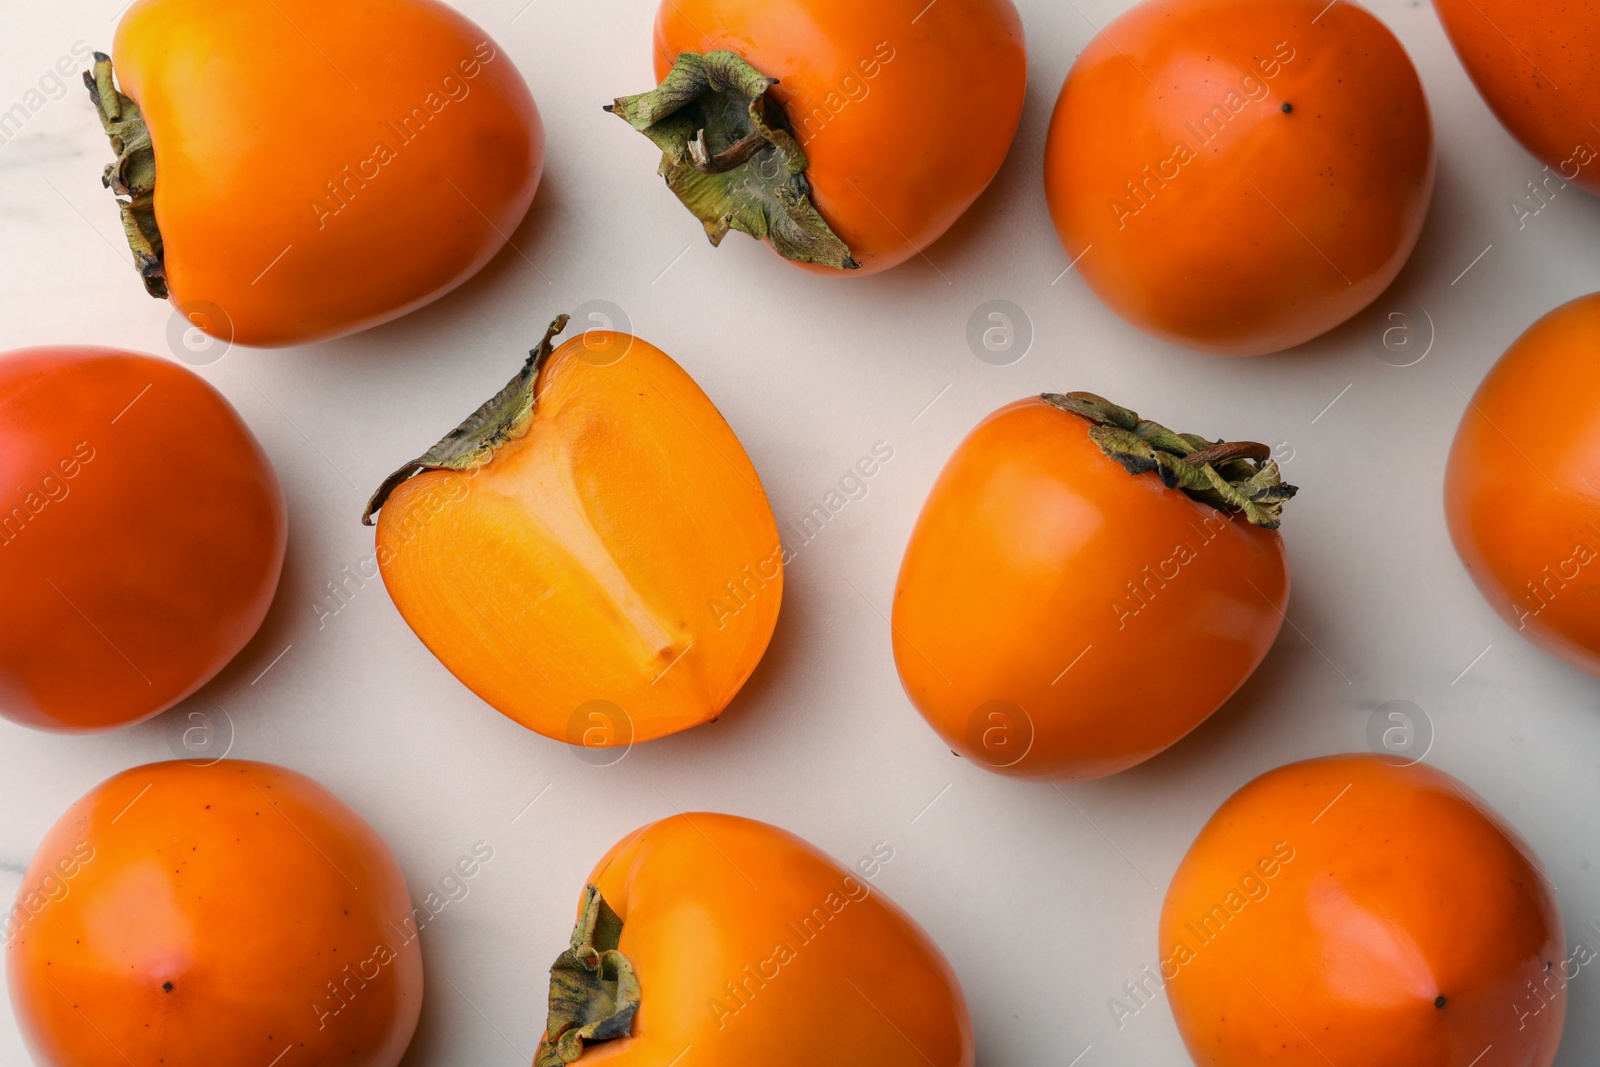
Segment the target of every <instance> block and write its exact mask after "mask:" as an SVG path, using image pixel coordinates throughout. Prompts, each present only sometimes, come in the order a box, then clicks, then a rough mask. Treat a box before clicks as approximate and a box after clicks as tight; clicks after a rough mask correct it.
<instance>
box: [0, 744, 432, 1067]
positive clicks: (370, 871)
mask: <svg viewBox="0 0 1600 1067" xmlns="http://www.w3.org/2000/svg"><path fill="white" fill-rule="evenodd" d="M411 908H412V905H411V900H410V896H409V894H408V893H407V891H406V882H405V878H404V876H402V875H401V873H400V867H399V864H397V863H396V862H395V858H394V855H393V853H391V852H390V851H389V846H388V845H386V844H385V843H384V841H383V838H381V837H379V836H378V833H377V831H375V830H374V829H373V828H372V827H371V826H369V825H367V823H366V821H365V820H363V819H362V818H361V816H360V815H358V814H356V813H355V812H354V811H352V810H351V809H350V808H349V807H347V806H346V805H345V804H344V803H343V802H342V801H340V800H339V798H338V797H336V796H334V795H333V794H332V793H331V792H329V791H328V790H327V789H325V788H324V787H322V786H321V785H319V784H318V783H316V782H314V781H312V780H311V779H310V778H307V777H306V776H305V775H302V774H297V773H295V772H294V771H291V770H286V769H285V768H283V767H274V766H272V765H271V764H267V763H249V762H243V761H239V760H223V761H221V762H217V763H211V764H207V765H204V766H199V765H195V764H192V763H179V762H172V763H153V764H150V765H148V766H144V767H135V768H133V769H132V770H128V771H123V772H122V773H121V774H118V775H116V776H115V777H113V778H110V779H108V780H107V781H105V782H103V783H101V784H100V785H99V786H97V787H95V789H94V790H92V791H91V792H90V793H89V794H88V795H87V796H85V797H83V799H81V800H79V801H78V802H77V803H76V804H74V805H73V806H72V807H71V808H69V809H67V811H66V813H65V814H63V815H62V816H61V818H60V819H58V820H57V821H56V824H55V826H54V827H52V828H51V830H50V832H49V833H48V834H46V835H45V839H44V841H43V842H41V843H40V845H39V848H38V849H37V851H35V852H34V855H33V862H32V863H31V864H29V866H28V871H27V873H26V874H25V875H23V878H22V886H21V888H20V889H19V890H18V893H17V899H16V902H15V904H14V905H13V906H12V909H11V911H10V912H9V913H7V914H6V916H5V923H4V927H5V934H6V981H7V984H8V985H9V987H10V991H11V1005H12V1008H13V1009H14V1010H15V1012H16V1016H17V1022H18V1024H19V1026H20V1027H21V1030H22V1036H23V1040H24V1041H25V1042H26V1044H27V1046H28V1050H29V1051H30V1052H31V1053H32V1055H33V1058H34V1061H35V1062H36V1063H37V1064H39V1067H127V1065H128V1064H130V1063H133V1064H140V1065H144V1064H150V1065H157V1064H166V1065H169V1067H190V1065H199V1064H219V1065H220V1064H228V1065H234V1064H260V1065H262V1067H266V1065H268V1064H273V1063H279V1062H280V1061H281V1064H289V1063H299V1064H304V1065H306V1067H334V1065H335V1064H338V1065H341V1067H395V1065H396V1064H398V1063H399V1062H400V1058H401V1057H402V1056H403V1055H404V1054H405V1051H406V1046H407V1045H409V1044H410V1042H411V1035H412V1032H413V1031H414V1030H415V1029H416V1026H417V1017H418V1014H419V1013H420V1011H421V1010H422V947H421V944H420V942H419V941H418V936H417V935H418V926H417V922H416V920H415V919H414V918H413V915H412V910H411ZM280 1067H281V1065H280Z"/></svg>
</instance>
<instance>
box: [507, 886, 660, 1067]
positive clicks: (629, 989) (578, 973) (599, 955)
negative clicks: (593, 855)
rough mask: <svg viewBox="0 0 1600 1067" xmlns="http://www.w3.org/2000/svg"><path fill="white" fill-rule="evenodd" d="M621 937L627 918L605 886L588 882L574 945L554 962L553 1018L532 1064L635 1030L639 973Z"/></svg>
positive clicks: (551, 1066)
mask: <svg viewBox="0 0 1600 1067" xmlns="http://www.w3.org/2000/svg"><path fill="white" fill-rule="evenodd" d="M621 941H622V918H621V917H620V916H619V915H617V913H616V912H614V911H612V910H611V906H610V905H609V904H607V903H606V901H605V898H604V897H602V896H601V895H600V890H598V889H596V888H595V887H594V886H592V885H591V886H588V887H586V888H585V889H584V891H583V908H582V912H581V914H580V915H579V916H578V925H577V926H576V927H574V928H573V931H572V947H571V948H569V949H567V951H565V952H563V953H562V954H561V955H560V956H557V957H556V962H555V963H554V964H552V965H551V967H550V1017H549V1020H548V1021H547V1022H546V1023H545V1033H544V1039H543V1040H542V1041H540V1042H539V1051H538V1052H537V1053H535V1054H534V1058H533V1067H563V1065H564V1064H569V1063H575V1062H577V1060H578V1059H579V1058H580V1057H581V1056H582V1055H583V1050H584V1046H585V1044H594V1043H597V1042H601V1041H615V1040H616V1039H617V1038H621V1037H628V1036H629V1035H631V1034H632V1033H633V1018H634V1016H635V1015H636V1014H638V1011H639V999H640V996H639V977H638V975H637V974H635V973H634V970H633V964H632V963H630V962H629V960H628V957H626V956H624V955H623V954H622V953H621V952H620V951H618V949H617V946H618V945H619V944H620V943H621Z"/></svg>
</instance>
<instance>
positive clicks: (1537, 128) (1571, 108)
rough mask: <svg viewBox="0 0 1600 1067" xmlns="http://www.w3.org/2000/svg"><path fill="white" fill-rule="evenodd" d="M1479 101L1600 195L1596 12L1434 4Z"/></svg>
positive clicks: (1502, 1) (1509, 0) (1516, 3)
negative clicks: (1591, 123)
mask: <svg viewBox="0 0 1600 1067" xmlns="http://www.w3.org/2000/svg"><path fill="white" fill-rule="evenodd" d="M1433 8H1434V10H1435V11H1436V12H1438V14H1439V21H1440V22H1441V23H1443V24H1444V29H1445V33H1446V35H1447V36H1449V38H1450V43H1451V44H1452V45H1454V46H1455V50H1456V55H1457V56H1458V57H1460V59H1461V65H1462V66H1464V67H1465V68H1466V69H1467V74H1468V76H1469V77H1471V79H1472V84H1473V85H1475V86H1477V89H1478V92H1479V94H1481V95H1482V96H1483V100H1484V103H1486V104H1488V105H1489V110H1490V111H1493V112H1494V115H1495V118H1497V119H1499V120H1500V123H1501V125H1503V126H1504V127H1505V128H1506V129H1507V130H1508V131H1510V133H1511V135H1512V136H1513V137H1515V138H1516V139H1517V142H1518V143H1519V144H1521V145H1522V147H1523V148H1526V149H1527V150H1528V151H1529V152H1531V153H1533V155H1534V156H1535V157H1537V158H1538V160H1539V161H1540V162H1541V163H1544V164H1545V165H1546V166H1548V167H1549V168H1550V169H1551V170H1553V171H1555V172H1557V173H1558V174H1559V175H1560V176H1561V177H1562V178H1564V179H1565V180H1567V181H1569V182H1572V183H1573V184H1574V185H1577V186H1578V187H1579V188H1580V189H1585V190H1587V191H1589V192H1591V193H1600V166H1597V165H1596V163H1597V162H1600V155H1597V154H1596V151H1595V141H1596V134H1595V130H1594V127H1593V126H1591V125H1589V123H1590V121H1591V120H1593V119H1594V118H1595V117H1596V116H1597V115H1600V70H1597V63H1600V11H1596V10H1595V9H1594V8H1592V7H1590V6H1588V5H1585V4H1549V3H1529V2H1527V0H1434V2H1433Z"/></svg>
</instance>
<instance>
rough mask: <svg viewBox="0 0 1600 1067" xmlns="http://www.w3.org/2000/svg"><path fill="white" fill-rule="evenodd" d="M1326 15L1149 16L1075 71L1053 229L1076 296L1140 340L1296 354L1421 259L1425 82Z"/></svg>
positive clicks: (1105, 38) (1293, 5) (1248, 3)
mask: <svg viewBox="0 0 1600 1067" xmlns="http://www.w3.org/2000/svg"><path fill="white" fill-rule="evenodd" d="M1324 6H1325V5H1324V3H1319V2H1317V0H1146V2H1145V3H1141V4H1139V5H1138V6H1136V7H1134V8H1132V9H1131V10H1129V11H1127V12H1126V13H1124V14H1123V15H1121V16H1120V17H1119V18H1117V19H1115V20H1114V21H1112V22H1111V24H1110V25H1108V26H1107V27H1106V28H1105V31H1104V32H1103V33H1102V34H1100V35H1098V36H1097V37H1096V38H1095V39H1094V40H1093V41H1091V42H1090V43H1089V44H1088V46H1086V47H1085V48H1084V50H1083V52H1082V54H1081V55H1080V56H1079V57H1078V60H1077V62H1076V63H1074V64H1073V67H1072V70H1071V72H1070V73H1069V74H1068V76H1067V79H1066V83H1065V84H1064V85H1063V86H1062V89H1061V96H1060V98H1059V99H1058V101H1057V103H1056V109H1055V114H1054V116H1053V117H1052V119H1051V121H1050V134H1049V138H1048V140H1047V142H1046V146H1045V191H1046V193H1047V195H1048V199H1049V204H1050V213H1051V216H1052V217H1053V219H1054V220H1055V226H1056V232H1057V234H1058V235H1059V236H1060V238H1061V243H1062V245H1063V247H1064V248H1065V249H1066V252H1067V254H1068V255H1069V256H1072V257H1074V258H1076V257H1078V256H1080V255H1081V256H1082V259H1081V260H1079V261H1078V263H1077V270H1078V272H1079V273H1081V274H1082V275H1083V278H1084V281H1085V282H1086V283H1087V284H1088V285H1089V288H1091V289H1092V290H1094V292H1095V294H1096V295H1098V296H1099V297H1100V299H1101V300H1103V301H1105V303H1106V304H1107V305H1108V306H1110V308H1111V309H1112V310H1113V311H1115V312H1116V313H1117V314H1118V315H1120V316H1122V317H1123V318H1124V319H1126V320H1127V321H1128V322H1130V323H1132V324H1133V325H1134V326H1137V327H1138V328H1139V329H1141V330H1143V331H1145V332H1146V333H1149V334H1152V335H1154V336H1156V337H1159V338H1162V339H1163V340H1166V341H1170V342H1172V343H1173V344H1178V345H1183V346H1185V347H1188V348H1194V349H1198V350H1200V351H1202V352H1210V353H1213V354H1216V355H1224V356H1254V355H1262V354H1264V353H1268V352H1277V351H1281V350H1283V349H1286V348H1292V347H1293V346H1295V345H1298V344H1300V343H1302V342H1304V341H1308V340H1310V339H1311V338H1313V337H1316V336H1317V335H1318V334H1321V333H1324V332H1326V331H1327V330H1330V329H1332V328H1333V327H1334V326H1337V325H1338V324H1339V323H1341V322H1343V321H1345V320H1346V319H1348V318H1350V317H1351V316H1352V315H1354V314H1356V313H1357V312H1358V311H1360V310H1361V309H1362V308H1364V307H1366V306H1367V305H1368V304H1369V303H1371V302H1372V300H1373V299H1375V298H1376V297H1377V296H1378V294H1379V293H1381V292H1382V291H1383V290H1384V289H1385V288H1387V287H1388V285H1389V283H1390V282H1391V281H1393V280H1394V277H1395V275H1396V274H1398V273H1399V271H1400V268H1401V267H1402V266H1403V265H1404V264H1405V261H1406V259H1407V258H1408V257H1409V256H1410V254H1411V250H1412V248H1413V247H1414V246H1415V245H1416V241H1417V237H1418V235H1419V234H1420V233H1421V230H1422V223H1423V219H1424V217H1425V216H1426V214H1427V210H1428V203H1429V200H1430V198H1431V196H1432V192H1433V176H1434V152H1433V126H1432V122H1431V120H1430V118H1429V115H1428V104H1427V100H1426V98H1425V97H1424V96H1423V91H1422V84H1421V82H1420V81H1419V80H1418V78H1417V74H1416V71H1415V69H1414V68H1413V67H1412V65H1411V61H1410V59H1409V58H1407V56H1406V53H1405V50H1404V49H1403V48H1402V47H1401V46H1400V43H1399V42H1398V41H1397V40H1395V38H1394V35H1393V34H1391V33H1390V32H1389V30H1388V29H1387V28H1385V27H1384V26H1383V24H1382V23H1380V22H1379V21H1378V20H1377V19H1376V18H1374V17H1373V16H1372V15H1370V14H1368V13H1367V12H1366V11H1365V10H1363V9H1362V8H1360V7H1358V6H1356V5H1355V4H1352V3H1340V4H1335V5H1334V6H1333V7H1331V8H1328V9H1326V10H1323V8H1324ZM1319 12H1321V14H1320V17H1319ZM1158 87H1159V88H1158ZM1214 106H1215V107H1216V108H1217V109H1218V111H1217V112H1213V110H1212V109H1213V107H1214ZM1285 107H1287V108H1288V109H1289V110H1288V111H1287V112H1286V111H1285V110H1284V108H1285ZM1208 119H1209V123H1208V121H1207V120H1208ZM1180 146H1181V148H1182V150H1181V151H1180V150H1179V149H1180ZM1146 168H1148V169H1146Z"/></svg>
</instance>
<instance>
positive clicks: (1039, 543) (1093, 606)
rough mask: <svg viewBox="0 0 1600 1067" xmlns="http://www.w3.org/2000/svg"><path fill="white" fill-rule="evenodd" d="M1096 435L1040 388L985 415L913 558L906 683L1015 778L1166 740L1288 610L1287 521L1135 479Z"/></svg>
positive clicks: (1077, 766)
mask: <svg viewBox="0 0 1600 1067" xmlns="http://www.w3.org/2000/svg"><path fill="white" fill-rule="evenodd" d="M1088 429H1089V424H1088V423H1087V422H1085V421H1083V420H1082V419H1080V418H1078V417H1077V416H1074V415H1069V414H1067V413H1066V412H1063V411H1061V410H1059V409H1058V408H1056V407H1054V406H1052V405H1051V404H1049V403H1047V402H1045V401H1043V400H1040V399H1038V398H1037V397H1031V398H1029V399H1026V400H1020V401H1017V402H1016V403H1014V404H1010V405H1008V406H1006V407H1003V408H1001V409H1000V410H999V411H996V412H995V413H994V414H992V415H990V416H989V417H988V418H986V419H984V420H983V421H982V422H981V423H979V424H978V426H977V428H976V429H974V430H973V431H972V433H971V434H970V435H968V437H967V438H966V440H964V441H963V442H962V443H961V444H960V445H959V446H958V447H957V448H956V451H955V454H954V455H953V456H952V457H951V458H950V460H949V462H948V463H947V464H946V465H945V468H944V470H943V471H942V472H940V474H939V478H938V480H937V481H936V482H935V483H934V486H933V489H932V491H931V492H929V494H928V499H927V502H926V503H925V504H924V505H923V508H922V513H921V515H919V516H918V518H917V522H916V526H915V527H914V528H913V530H912V533H911V541H910V544H909V545H908V546H907V548H906V554H905V558H904V560H903V561H902V563H901V565H900V576H899V580H898V582H897V584H896V586H895V594H894V607H893V614H892V620H893V644H894V659H895V666H896V668H897V669H898V670H899V672H900V681H901V684H902V685H903V686H904V687H905V691H906V695H907V696H908V697H909V698H910V700H911V703H912V704H913V705H915V706H916V708H917V710H918V711H920V712H921V713H922V716H923V718H925V719H927V720H928V724H929V725H930V726H932V727H933V728H934V730H935V731H936V732H937V733H938V734H939V736H940V737H941V738H942V739H943V740H944V742H945V743H946V744H947V745H948V746H949V747H950V748H951V749H953V750H954V751H955V752H956V753H957V754H959V755H962V756H965V757H966V758H968V759H971V760H973V761H974V762H976V763H977V764H978V765H979V766H982V767H985V768H988V769H990V770H995V771H999V772H1001V773H1004V774H1010V775H1017V776H1021V777H1027V778H1048V779H1060V778H1072V779H1086V778H1100V777H1103V776H1105V775H1108V774H1114V773H1116V772H1117V771H1121V770H1125V769H1126V768H1128V767H1131V766H1133V765H1134V764H1136V763H1140V762H1142V761H1144V760H1146V759H1149V758H1150V757H1151V756H1154V755H1155V754H1156V753H1158V752H1160V751H1162V750H1163V749H1166V748H1167V747H1169V746H1170V745H1172V744H1174V743H1175V742H1177V741H1178V740H1179V739H1180V738H1182V737H1183V736H1184V735H1185V734H1187V733H1188V732H1189V731H1191V730H1193V729H1194V728H1195V727H1196V726H1198V725H1200V723H1201V722H1203V721H1205V719H1206V718H1208V717H1209V716H1210V715H1211V713H1212V712H1214V711H1215V710H1216V709H1217V708H1218V707H1220V706H1221V705H1222V704H1223V702H1224V701H1226V700H1227V699H1228V697H1230V696H1232V695H1233V693H1234V691H1235V690H1237V689H1238V688H1239V686H1240V685H1242V684H1243V683H1244V681H1245V679H1247V678H1248V677H1249V676H1250V674H1251V673H1252V672H1253V671H1254V670H1255V669H1256V667H1257V665H1259V664H1260V662H1261V660H1262V658H1263V657H1265V655H1266V653H1267V650H1268V649H1269V648H1271V646H1272V642H1273V640H1274V639H1275V638H1276V636H1277V634H1278V630H1279V628H1280V627H1281V626H1282V624H1283V618H1284V615H1283V612H1284V610H1285V609H1286V607H1287V605H1288V600H1289V570H1288V559H1287V556H1286V553H1285V551H1284V548H1283V541H1282V538H1280V537H1279V536H1278V534H1277V532H1276V531H1273V530H1266V529H1261V528H1259V527H1255V526H1251V525H1249V524H1248V523H1247V522H1245V521H1244V520H1243V519H1242V518H1230V517H1229V516H1227V515H1224V514H1222V513H1220V512H1218V511H1217V510H1216V509H1214V508H1212V507H1210V506H1208V505H1206V504H1202V503H1200V502H1198V501H1195V500H1192V499H1190V498H1189V497H1187V496H1185V495H1184V494H1183V493H1181V492H1178V491H1176V490H1171V489H1167V488H1166V487H1165V486H1164V485H1162V483H1161V481H1160V480H1159V479H1158V478H1157V477H1156V476H1155V475H1154V474H1147V475H1138V476H1135V475H1131V474H1129V473H1128V472H1126V471H1125V470H1123V469H1122V467H1121V466H1119V465H1118V464H1117V463H1115V462H1114V461H1113V460H1111V459H1109V458H1108V457H1106V455H1105V454H1104V453H1102V452H1101V451H1100V448H1099V446H1097V445H1096V444H1094V442H1093V441H1091V440H1090V439H1089V436H1088ZM1185 557H1189V558H1187V559H1186V561H1184V559H1185ZM996 702H1001V703H1003V704H1004V705H1006V707H1004V708H1001V709H999V710H998V711H994V710H993V709H992V708H991V705H994V704H995V703H996ZM986 709H990V710H986ZM991 714H999V715H1000V716H1001V718H995V719H992V718H991ZM995 730H998V731H999V732H998V733H996V732H994V731H995Z"/></svg>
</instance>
